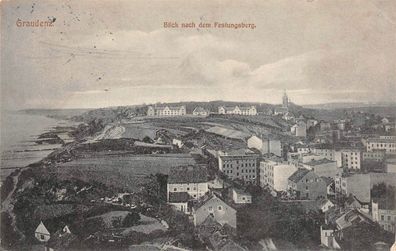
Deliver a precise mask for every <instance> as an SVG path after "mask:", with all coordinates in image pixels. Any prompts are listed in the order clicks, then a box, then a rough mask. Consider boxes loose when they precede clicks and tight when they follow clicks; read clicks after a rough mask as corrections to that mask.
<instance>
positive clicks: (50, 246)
mask: <svg viewBox="0 0 396 251" xmlns="http://www.w3.org/2000/svg"><path fill="white" fill-rule="evenodd" d="M80 241H81V240H79V239H78V237H77V235H76V234H73V233H72V232H71V231H70V229H69V227H68V226H65V227H64V228H63V229H60V230H58V231H56V232H55V233H54V234H53V235H52V236H51V238H50V239H49V240H48V242H47V243H46V244H45V251H56V250H66V249H67V250H74V249H78V246H79V244H80Z"/></svg>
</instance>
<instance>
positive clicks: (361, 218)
mask: <svg viewBox="0 0 396 251" xmlns="http://www.w3.org/2000/svg"><path fill="white" fill-rule="evenodd" d="M320 232H321V244H322V245H323V246H325V247H328V248H331V249H342V250H362V248H363V250H377V249H375V247H376V246H378V244H379V243H385V244H386V243H391V242H390V240H391V237H392V236H391V234H387V233H386V232H385V231H383V230H381V228H380V227H379V226H378V225H377V224H376V223H375V222H374V221H372V220H371V219H370V217H369V216H366V215H365V214H363V213H361V212H359V210H356V209H351V210H347V211H344V212H340V213H339V214H336V215H335V216H334V217H331V218H330V219H328V221H327V223H326V225H322V226H321V228H320ZM362 243H364V244H363V246H362ZM381 250H383V249H381Z"/></svg>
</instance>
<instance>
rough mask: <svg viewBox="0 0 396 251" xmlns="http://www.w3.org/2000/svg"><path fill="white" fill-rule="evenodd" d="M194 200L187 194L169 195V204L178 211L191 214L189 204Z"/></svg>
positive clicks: (174, 193)
mask: <svg viewBox="0 0 396 251" xmlns="http://www.w3.org/2000/svg"><path fill="white" fill-rule="evenodd" d="M191 199H193V198H192V197H191V196H190V195H189V194H188V193H187V192H172V193H169V199H168V204H169V205H171V206H172V207H173V208H175V209H176V210H177V211H180V212H183V213H189V212H190V210H189V208H188V202H189V201H190V200H191Z"/></svg>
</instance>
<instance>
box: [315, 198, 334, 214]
mask: <svg viewBox="0 0 396 251" xmlns="http://www.w3.org/2000/svg"><path fill="white" fill-rule="evenodd" d="M317 203H318V208H319V209H320V210H321V211H322V212H323V213H326V212H327V211H329V210H330V208H333V207H334V206H335V205H334V203H333V202H332V201H331V200H329V199H319V200H318V201H317Z"/></svg>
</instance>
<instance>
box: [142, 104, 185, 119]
mask: <svg viewBox="0 0 396 251" xmlns="http://www.w3.org/2000/svg"><path fill="white" fill-rule="evenodd" d="M184 115H186V106H184V105H182V106H168V105H166V106H149V107H148V108H147V116H160V117H162V116H184Z"/></svg>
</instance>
